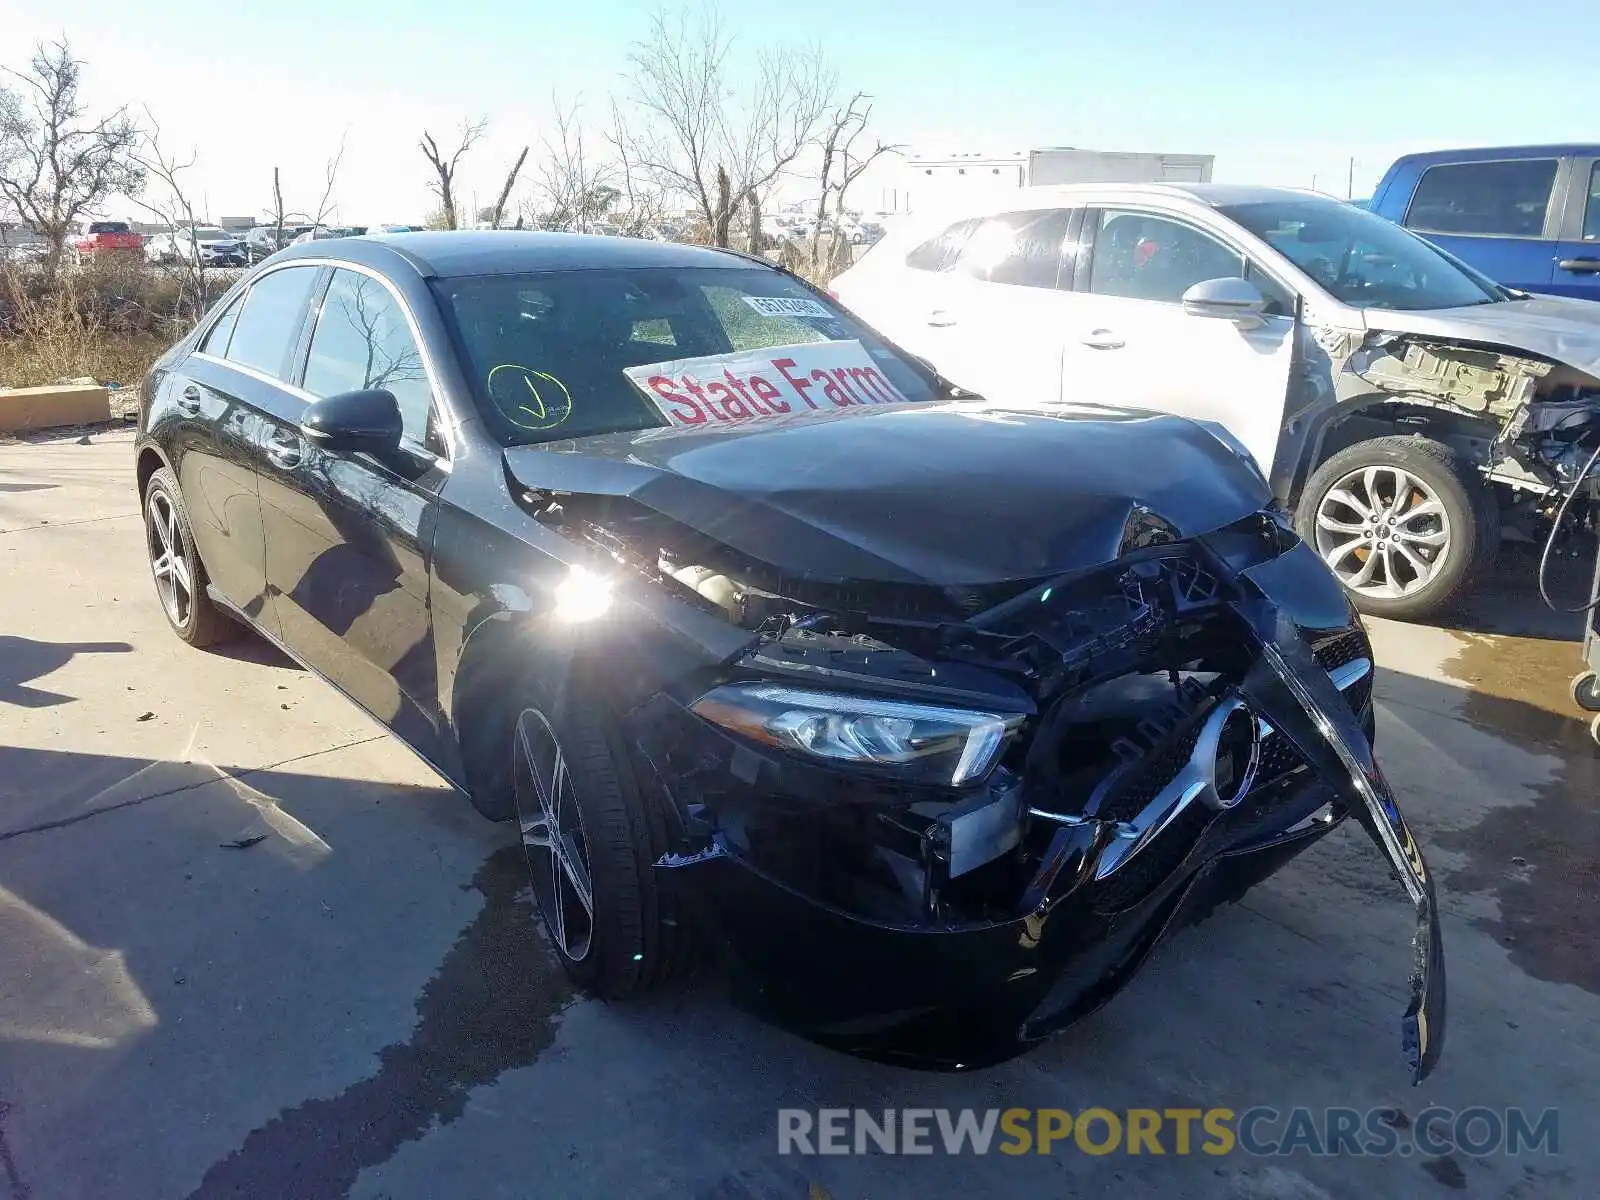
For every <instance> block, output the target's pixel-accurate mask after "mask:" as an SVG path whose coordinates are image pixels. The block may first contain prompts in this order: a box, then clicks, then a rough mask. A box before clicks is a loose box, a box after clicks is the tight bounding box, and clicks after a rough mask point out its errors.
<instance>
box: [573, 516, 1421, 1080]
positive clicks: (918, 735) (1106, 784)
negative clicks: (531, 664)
mask: <svg viewBox="0 0 1600 1200" xmlns="http://www.w3.org/2000/svg"><path fill="white" fill-rule="evenodd" d="M565 508H566V511H565V516H564V518H563V519H564V520H565V522H566V528H567V532H568V533H569V535H570V534H572V533H573V532H574V530H575V529H577V528H578V526H579V525H580V524H581V522H580V521H579V519H578V514H579V513H580V511H581V505H579V504H574V503H573V502H572V501H571V500H570V499H569V500H568V501H567V503H566V506H565ZM583 528H584V529H585V530H586V531H587V533H586V534H585V536H588V537H589V538H590V539H591V540H598V541H600V542H602V543H603V544H604V545H605V546H606V548H607V549H608V550H609V552H611V553H612V554H613V555H614V556H617V557H619V558H622V557H627V559H628V561H630V562H631V563H632V564H633V565H634V566H635V567H637V568H638V569H640V570H644V571H647V572H648V573H650V574H651V575H652V578H654V579H655V580H657V581H658V582H659V583H660V584H661V585H662V586H664V587H666V588H667V589H669V590H670V591H673V592H675V593H677V594H678V595H679V596H680V597H682V598H684V599H686V600H688V601H689V602H691V603H694V604H697V605H699V606H702V607H704V608H706V609H708V610H711V609H714V610H715V611H717V612H719V613H721V614H722V615H723V616H724V617H726V619H728V620H729V621H731V622H733V623H734V624H736V625H738V626H741V627H743V628H744V629H746V630H749V631H750V632H751V633H752V635H753V638H752V640H751V642H750V643H749V644H748V646H747V647H746V649H744V650H743V651H742V652H740V653H739V654H737V655H736V656H734V657H733V658H731V659H730V660H728V661H726V662H722V663H719V664H717V665H715V666H714V667H710V668H707V669H705V670H703V671H700V672H696V673H691V674H690V675H688V676H687V677H685V678H682V679H680V680H678V681H677V682H675V683H674V684H673V685H672V686H671V687H669V688H668V689H667V690H665V691H662V692H660V693H657V694H655V695H654V696H652V697H650V698H649V699H647V700H645V701H644V702H642V703H641V704H639V705H638V706H637V707H636V708H634V709H633V710H632V712H631V713H630V714H629V716H628V718H627V728H628V731H629V734H630V741H631V742H632V743H633V744H634V745H635V746H636V747H637V749H638V751H639V752H640V754H641V755H642V757H643V758H644V759H645V760H646V761H647V762H648V764H649V765H650V767H651V768H652V773H653V774H654V776H655V777H656V778H657V779H659V780H660V781H661V783H662V786H663V787H664V788H665V790H667V791H668V792H669V793H670V795H671V798H672V800H673V802H674V806H675V808H676V809H677V811H678V813H679V814H680V816H681V818H682V822H683V833H682V837H681V840H680V844H679V845H678V847H677V848H676V849H675V850H674V852H673V853H672V854H669V855H667V856H665V857H663V858H662V859H661V860H660V862H658V863H657V867H658V869H660V870H663V871H671V872H673V874H674V876H675V877H676V878H677V879H679V880H680V881H681V882H683V883H685V884H692V885H694V886H693V889H692V890H693V894H695V895H697V896H698V897H700V898H702V899H703V900H704V909H705V912H706V915H707V916H708V917H709V918H710V919H711V920H712V921H713V922H714V923H715V925H716V927H717V928H718V930H719V931H720V932H721V934H722V935H723V937H724V939H725V941H726V942H727V944H728V946H729V947H730V949H731V950H732V961H733V963H734V966H735V968H736V969H735V979H736V980H737V981H738V982H739V983H740V985H741V990H742V994H743V996H744V998H745V999H746V1000H747V1001H748V1002H749V1003H751V1004H752V1005H754V1006H756V1007H757V1008H758V1009H760V1010H761V1011H762V1012H763V1013H764V1014H765V1015H767V1016H769V1017H771V1018H774V1019H776V1020H778V1021H780V1022H782V1023H784V1024H787V1025H789V1026H791V1027H793V1028H796V1029H797V1030H799V1031H801V1032H803V1033H805V1034H807V1035H808V1036H811V1037H813V1038H815V1039H817V1040H820V1041H824V1042H827V1043H829V1044H833V1045H836V1046H839V1047H841V1048H844V1049H848V1050H850V1051H852V1052H855V1053H859V1054H865V1055H868V1056H872V1057H878V1058H883V1059H889V1060H893V1061H900V1062H907V1063H912V1064H918V1065H926V1066H935V1067H947V1068H954V1067H965V1066H973V1065H979V1064H983V1063H986V1062H994V1061H999V1060H1002V1059H1004V1058H1007V1057H1010V1056H1012V1055H1014V1054H1017V1053H1019V1052H1021V1051H1022V1050H1024V1049H1026V1048H1027V1047H1028V1046H1029V1045H1031V1044H1033V1043H1034V1042H1036V1041H1038V1040H1039V1039H1041V1038H1043V1037H1045V1036H1047V1035H1048V1034H1050V1033H1052V1032H1055V1031H1057V1030H1059V1029H1061V1028H1063V1027H1064V1026H1066V1025H1067V1024H1069V1023H1071V1022H1073V1021H1075V1020H1077V1019H1079V1018H1081V1017H1082V1016H1084V1015H1085V1014H1087V1013H1089V1012H1090V1011H1092V1010H1093V1009H1095V1008H1096V1007H1098V1006H1099V1005H1100V1004H1102V1003H1104V1002H1105V1001H1106V1000H1108V999H1109V998H1110V997H1111V996H1112V995H1114V994H1115V993H1116V992H1117V991H1118V990H1119V989H1120V988H1121V987H1122V986H1123V985H1124V984H1125V983H1126V982H1127V981H1128V980H1129V979H1130V978H1131V977H1132V976H1133V974H1134V973H1135V972H1136V971H1137V970H1138V969H1139V967H1140V966H1141V965H1142V963H1143V962H1144V961H1145V960H1146V958H1147V957H1148V955H1149V954H1150V953H1151V951H1152V950H1153V949H1154V948H1155V946H1156V945H1157V944H1158V943H1159V942H1160V941H1161V940H1162V939H1163V937H1164V936H1165V935H1166V934H1167V933H1168V932H1170V931H1172V930H1174V929H1176V928H1179V927H1181V926H1182V925H1185V924H1188V923H1192V922H1193V921H1195V920H1198V919H1200V918H1201V917H1203V916H1204V915H1206V914H1207V913H1208V912H1210V911H1211V909H1212V908H1214V907H1215V906H1216V905H1217V904H1218V903H1221V902H1225V901H1228V900H1231V899H1235V898H1237V897H1238V896H1240V895H1242V894H1243V892H1244V891H1245V890H1246V889H1247V888H1249V887H1250V886H1252V885H1253V884H1254V883H1256V882H1258V881H1259V880H1261V879H1263V878H1265V877H1266V876H1267V875H1269V874H1271V873H1272V872H1273V871H1275V870H1276V869H1277V868H1278V867H1280V866H1282V865H1283V864H1284V863H1285V862H1287V861H1288V860H1289V859H1290V858H1292V857H1293V856H1294V855H1296V854H1297V853H1299V852H1300V851H1301V850H1302V849H1304V848H1305V847H1307V846H1308V845H1310V844H1311V843H1312V842H1314V841H1316V840H1317V839H1318V838H1320V837H1321V836H1323V835H1324V834H1326V833H1327V832H1328V831H1329V830H1330V829H1331V828H1333V827H1334V826H1335V825H1336V824H1337V823H1339V822H1340V821H1341V820H1342V819H1343V818H1344V817H1346V816H1354V817H1355V818H1356V819H1357V820H1358V821H1359V822H1360V823H1361V824H1362V826H1363V827H1364V828H1366V829H1367V831H1368V832H1369V834H1370V835H1371V836H1372V838H1373V840H1374V841H1375V842H1376V843H1377V845H1378V846H1379V848H1380V849H1381V850H1382V852H1383V853H1384V855H1385V856H1386V858H1387V859H1388V861H1389V863H1390V865H1391V867H1392V869H1393V870H1394V872H1395V874H1396V875H1397V876H1398V877H1399V879H1400V880H1401V882H1402V884H1403V885H1404V886H1405V888H1406V889H1407V893H1408V895H1409V897H1410V899H1411V901H1412V903H1413V905H1414V906H1415V909H1416V917H1417V932H1416V940H1415V953H1416V967H1415V972H1414V976H1413V979H1412V984H1411V1004H1410V1008H1409V1009H1408V1011H1407V1013H1406V1017H1405V1024H1404V1033H1403V1037H1404V1044H1405V1049H1406V1053H1407V1055H1408V1058H1409V1061H1410V1065H1411V1069H1412V1073H1413V1077H1414V1079H1416V1080H1418V1081H1420V1080H1421V1079H1422V1078H1423V1077H1425V1076H1426V1075H1427V1074H1428V1072H1429V1071H1430V1070H1431V1069H1432V1067H1433V1065H1434V1064H1435V1062H1436V1061H1437V1059H1438V1055H1439V1052H1440V1048H1441V1045H1442V1038H1443V1028H1444V974H1443V961H1442V953H1441V947H1440V941H1439V925H1438V916H1437V911H1436V906H1435V901H1434V895H1433V883H1432V879H1431V877H1430V875H1429V873H1428V870H1427V867H1426V865H1425V864H1424V863H1423V860H1422V857H1421V854H1420V853H1419V852H1418V850H1417V847H1416V844H1415V842H1414V840H1413V839H1412V837H1411V834H1410V832H1409V830H1408V829H1407V828H1406V825H1405V821H1404V819H1403V817H1401V815H1400V812H1399V810H1398V807H1397V805H1396V803H1395V799H1394V796H1393V793H1392V791H1391V790H1390V788H1389V786H1388V784H1387V782H1386V781H1385V780H1384V778H1383V775H1382V773H1381V772H1380V771H1379V769H1378V767H1377V765H1376V763H1375V761H1374V759H1373V755H1372V748H1371V739H1372V727H1373V725H1372V722H1373V716H1372V674H1373V663H1372V655H1371V649H1370V645H1369V643H1368V642H1367V639H1366V635H1365V633H1364V631H1363V630H1362V628H1361V625H1360V623H1359V621H1358V620H1357V619H1356V618H1355V616H1354V614H1353V612H1352V611H1351V609H1350V608H1349V605H1348V603H1347V601H1346V600H1345V598H1344V596H1343V594H1342V593H1341V591H1340V589H1339V587H1338V585H1337V583H1336V582H1335V581H1334V580H1333V579H1332V578H1331V577H1330V576H1329V574H1328V572H1327V571H1326V570H1325V569H1324V568H1323V566H1322V565H1321V563H1320V562H1319V561H1318V560H1317V558H1316V556H1315V555H1314V554H1313V553H1312V552H1311V551H1310V550H1309V549H1308V548H1307V547H1305V546H1303V545H1301V544H1300V543H1299V542H1298V540H1297V539H1296V538H1295V537H1294V535H1293V534H1292V532H1290V531H1289V530H1288V528H1287V526H1286V523H1285V522H1284V521H1283V519H1282V518H1281V517H1279V516H1278V515H1276V514H1274V513H1271V512H1260V513H1255V514H1253V515H1251V516H1249V517H1248V518H1246V519H1244V520H1241V521H1237V522H1235V523H1233V524H1231V525H1229V526H1227V527H1225V528H1223V529H1221V530H1218V531H1216V532H1213V533H1211V534H1207V535H1204V536H1200V537H1187V538H1185V537H1182V536H1179V535H1178V533H1177V531H1176V530H1175V529H1173V528H1172V527H1171V526H1170V525H1168V524H1167V523H1166V522H1164V521H1163V520H1162V519H1161V518H1160V517H1159V516H1156V515H1155V514H1153V513H1150V512H1147V511H1145V510H1142V509H1139V508H1136V507H1135V508H1133V509H1131V511H1130V513H1129V515H1128V519H1127V521H1126V523H1125V527H1124V536H1123V539H1122V545H1121V549H1120V553H1119V554H1117V555H1116V556H1115V557H1114V558H1113V559H1112V560H1111V561H1108V562H1105V563H1103V564H1101V565H1096V566H1092V567H1088V568H1079V569H1075V570H1073V571H1069V572H1066V573H1064V574H1060V575H1055V576H1051V577H1046V578H1040V579H1036V580H1032V581H1026V582H1022V583H1011V584H1007V585H1005V586H1003V587H996V588H992V589H985V588H959V587H935V586H920V585H912V584H905V585H898V584H883V583H880V584H872V585H861V586H846V585H840V584H833V583H819V582H816V581H808V580H805V579H801V578H795V577H786V576H783V575H781V574H779V573H776V572H774V571H772V570H770V569H768V568H764V567H763V566H761V564H760V563H758V562H755V561H753V560H749V559H746V558H743V557H741V556H740V555H738V554H736V553H733V552H731V551H729V550H728V549H727V548H726V547H725V546H723V547H719V546H717V545H716V544H714V543H712V542H711V541H710V540H709V539H706V538H703V537H697V536H692V535H689V534H688V533H687V531H683V530H678V531H677V532H678V533H679V534H681V535H682V536H679V537H676V538H664V537H662V536H661V529H660V527H659V523H655V522H652V521H648V520H641V521H640V522H639V523H637V527H635V528H629V527H628V526H627V523H626V522H619V521H610V522H608V523H606V524H605V525H604V526H603V527H602V526H601V525H598V524H588V525H584V526H583ZM643 529H648V530H649V531H650V536H647V537H641V532H640V531H641V530H643Z"/></svg>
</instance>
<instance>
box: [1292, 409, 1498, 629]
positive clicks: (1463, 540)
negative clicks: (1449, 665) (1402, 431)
mask: <svg viewBox="0 0 1600 1200" xmlns="http://www.w3.org/2000/svg"><path fill="white" fill-rule="evenodd" d="M1295 526H1296V528H1297V529H1298V531H1299V533H1300V536H1301V538H1302V539H1303V540H1304V541H1305V542H1306V543H1307V544H1308V545H1310V546H1311V547H1312V548H1313V549H1315V550H1316V551H1317V554H1318V555H1319V557H1321V558H1322V559H1323V561H1324V562H1325V563H1327V564H1328V566H1329V567H1330V569H1332V570H1333V572H1334V574H1335V575H1336V576H1338V578H1339V581H1340V582H1341V583H1342V584H1344V586H1345V590H1346V591H1348V592H1349V593H1350V596H1351V598H1352V599H1353V600H1354V601H1355V605H1356V607H1357V608H1358V609H1360V610H1361V611H1362V612H1363V613H1367V614H1369V615H1371V616H1377V617H1391V618H1394V619H1396V620H1402V621H1416V620H1421V619H1424V618H1427V617H1432V616H1435V615H1437V614H1439V613H1440V612H1443V611H1444V610H1445V609H1447V608H1448V607H1449V606H1450V605H1451V604H1453V603H1454V602H1455V601H1456V600H1458V599H1459V598H1460V597H1461V595H1462V594H1463V593H1464V592H1465V590H1466V589H1467V588H1468V587H1469V586H1470V585H1471V584H1472V582H1473V581H1474V580H1475V579H1476V578H1477V577H1478V575H1480V574H1481V573H1482V572H1483V571H1484V570H1486V569H1487V568H1488V567H1489V566H1490V565H1492V564H1493V562H1494V558H1495V555H1496V554H1497V553H1498V552H1499V547H1500V509H1499V505H1498V502H1497V501H1496V499H1495V496H1494V492H1493V490H1492V489H1491V488H1490V487H1489V485H1488V484H1487V483H1486V481H1485V480H1484V478H1483V476H1482V474H1481V473H1480V472H1479V471H1478V470H1477V468H1476V467H1475V466H1473V464H1472V463H1470V462H1468V461H1467V460H1466V459H1465V458H1464V457H1463V456H1462V455H1461V454H1459V453H1458V452H1457V451H1456V450H1454V449H1452V448H1451V447H1449V446H1447V445H1445V444H1444V443H1442V442H1435V441H1432V440H1430V439H1428V438H1422V437H1404V436H1397V437H1381V438H1373V439H1371V440H1370V441H1365V442H1357V443H1356V444H1355V445H1354V446H1348V447H1346V448H1345V449H1343V450H1341V451H1339V452H1338V453H1337V454H1335V455H1333V456H1331V457H1330V458H1329V459H1328V460H1327V461H1326V462H1325V463H1323V464H1322V465H1321V466H1320V467H1318V468H1317V469H1316V470H1315V471H1314V472H1313V473H1312V475H1311V478H1310V479H1309V480H1307V481H1306V486H1305V490H1304V491H1303V492H1302V493H1301V496H1300V503H1299V505H1298V506H1297V509H1296V515H1295Z"/></svg>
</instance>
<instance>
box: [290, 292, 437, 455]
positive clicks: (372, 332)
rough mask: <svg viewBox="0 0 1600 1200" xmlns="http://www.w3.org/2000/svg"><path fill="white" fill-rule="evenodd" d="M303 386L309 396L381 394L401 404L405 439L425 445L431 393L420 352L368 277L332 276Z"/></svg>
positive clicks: (401, 316) (390, 300)
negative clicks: (379, 391) (377, 390)
mask: <svg viewBox="0 0 1600 1200" xmlns="http://www.w3.org/2000/svg"><path fill="white" fill-rule="evenodd" d="M304 386H305V389H306V391H308V392H310V393H311V394H312V395H313V396H336V395H338V394H339V393H340V392H354V391H360V390H362V389H365V388H384V389H386V390H388V391H389V392H392V393H393V394H394V398H395V399H396V400H397V401H399V403H400V415H401V417H402V418H403V420H404V425H405V436H406V437H407V438H409V439H410V440H411V441H413V442H416V443H418V444H419V445H420V444H421V443H422V442H423V440H424V437H425V435H426V432H427V427H428V410H429V408H431V407H432V405H433V392H432V390H431V389H430V388H429V387H428V377H427V374H426V373H425V372H424V371H423V369H422V351H421V349H420V348H419V347H418V346H417V341H416V339H415V338H414V337H412V336H411V326H410V325H409V324H408V323H407V321H406V316H405V313H404V311H402V309H401V308H400V305H399V303H398V302H397V301H396V300H395V298H394V296H393V295H392V294H391V293H390V291H389V289H388V288H386V287H384V286H383V284H381V283H379V282H378V281H377V280H376V279H374V278H372V277H371V276H370V275H362V274H360V273H359V272H356V271H342V270H341V271H335V272H334V273H333V282H332V283H330V284H329V285H328V294H327V295H326V296H325V297H324V298H323V301H322V312H321V314H320V315H319V316H318V317H317V329H316V332H315V333H313V334H312V335H311V353H310V355H309V356H308V357H307V359H306V378H305V385H304Z"/></svg>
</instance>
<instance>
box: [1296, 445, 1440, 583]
mask: <svg viewBox="0 0 1600 1200" xmlns="http://www.w3.org/2000/svg"><path fill="white" fill-rule="evenodd" d="M1316 537H1317V553H1318V554H1320V555H1322V559H1323V561H1324V562H1326V563H1327V564H1328V566H1329V567H1331V568H1332V569H1333V573H1334V574H1335V575H1337V576H1338V577H1339V580H1340V582H1342V583H1343V584H1344V585H1345V587H1347V588H1349V589H1350V590H1351V591H1353V592H1359V593H1360V594H1362V595H1363V596H1371V597H1374V598H1376V599H1384V600H1395V599H1399V598H1400V597H1402V596H1410V595H1413V594H1414V593H1416V592H1418V591H1420V590H1421V589H1422V588H1424V587H1426V586H1427V585H1428V584H1429V583H1431V582H1432V581H1433V578H1434V577H1435V576H1436V575H1438V573H1439V570H1440V568H1441V567H1443V566H1444V564H1445V560H1446V559H1448V558H1449V557H1450V544H1451V539H1450V515H1449V514H1448V513H1447V512H1445V508H1444V504H1443V503H1442V502H1441V501H1440V500H1439V496H1438V494H1437V493H1436V492H1435V491H1434V490H1433V489H1432V488H1430V487H1429V486H1428V485H1427V484H1426V483H1424V482H1422V480H1420V479H1418V478H1417V477H1416V476H1415V475H1413V474H1412V473H1411V472H1410V471H1407V470H1405V469H1404V468H1403V467H1394V466H1389V465H1387V464H1383V465H1378V466H1371V467H1361V468H1358V469H1357V470H1354V471H1351V472H1350V473H1349V474H1348V475H1345V476H1344V477H1343V478H1341V479H1340V480H1339V481H1338V482H1337V483H1335V484H1334V485H1333V486H1332V487H1331V488H1329V489H1328V490H1327V492H1326V493H1324V495H1323V497H1322V499H1321V501H1320V502H1319V503H1318V504H1317V527H1316Z"/></svg>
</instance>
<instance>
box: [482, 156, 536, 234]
mask: <svg viewBox="0 0 1600 1200" xmlns="http://www.w3.org/2000/svg"><path fill="white" fill-rule="evenodd" d="M527 161H528V147H526V146H524V147H523V148H522V153H521V154H519V155H517V160H516V162H514V163H512V164H511V169H510V170H509V171H507V172H506V181H505V183H504V184H502V185H501V187H500V195H499V196H498V197H497V198H496V200H495V202H494V207H493V208H491V209H490V210H489V228H490V229H499V228H500V222H501V221H503V220H505V216H506V201H508V200H510V199H511V189H512V188H514V187H516V186H517V176H518V175H520V174H522V164H523V163H525V162H527Z"/></svg>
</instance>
